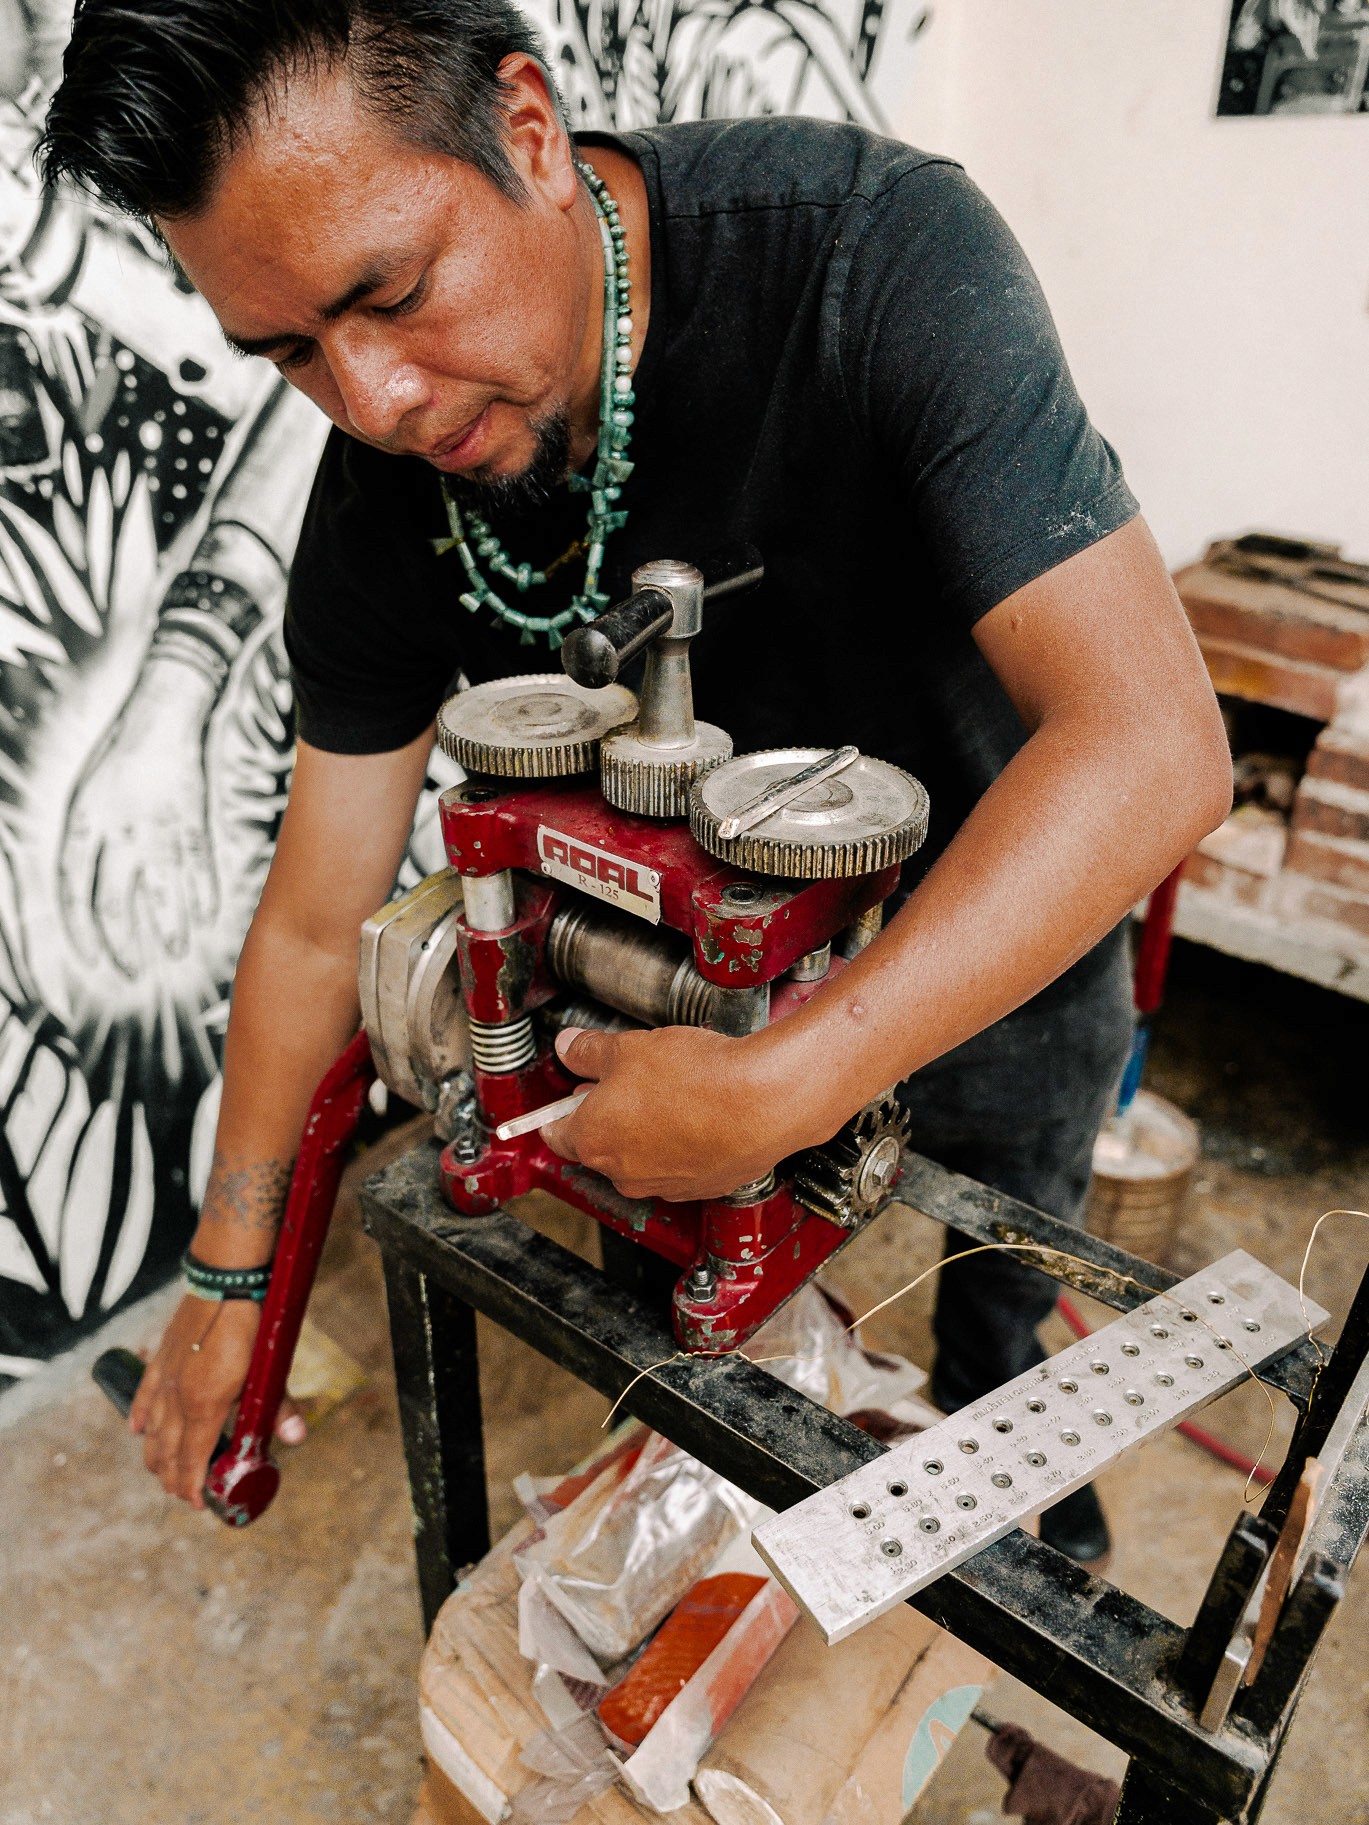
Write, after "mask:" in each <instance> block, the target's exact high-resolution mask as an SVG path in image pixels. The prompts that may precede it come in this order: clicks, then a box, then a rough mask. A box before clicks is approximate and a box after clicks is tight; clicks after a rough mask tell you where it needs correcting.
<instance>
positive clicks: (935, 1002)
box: [748, 709, 1229, 1144]
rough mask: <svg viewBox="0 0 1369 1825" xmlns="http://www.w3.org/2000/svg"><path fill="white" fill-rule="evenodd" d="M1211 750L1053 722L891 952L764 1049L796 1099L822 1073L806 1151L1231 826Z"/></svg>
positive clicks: (983, 1022) (897, 932)
mask: <svg viewBox="0 0 1369 1825" xmlns="http://www.w3.org/2000/svg"><path fill="white" fill-rule="evenodd" d="M1209 747H1210V743H1203V742H1201V741H1200V742H1198V743H1197V744H1196V746H1195V744H1194V743H1192V742H1187V743H1186V742H1182V741H1179V742H1176V743H1174V744H1173V745H1172V747H1170V748H1169V750H1168V751H1167V750H1166V747H1165V745H1164V744H1163V743H1161V744H1157V743H1156V741H1155V739H1154V731H1153V729H1151V730H1146V729H1138V730H1134V731H1131V732H1129V731H1128V730H1127V729H1126V728H1125V727H1122V728H1119V727H1118V726H1117V725H1116V723H1115V721H1114V720H1113V719H1112V718H1111V717H1100V716H1098V715H1096V714H1092V713H1089V712H1086V711H1084V710H1082V709H1081V710H1079V711H1077V712H1073V713H1071V712H1065V713H1062V714H1060V715H1058V716H1056V717H1054V718H1052V719H1050V720H1049V721H1048V722H1047V723H1046V724H1044V725H1043V727H1042V728H1041V729H1039V730H1038V731H1037V733H1036V735H1035V736H1033V738H1032V739H1031V740H1030V741H1029V742H1028V743H1027V745H1026V746H1025V747H1024V748H1023V749H1022V750H1021V751H1020V753H1019V754H1018V755H1017V756H1016V758H1015V759H1014V760H1013V761H1012V763H1011V764H1010V765H1009V766H1008V767H1007V768H1006V769H1005V770H1004V772H1003V773H1002V774H1001V775H1000V777H999V778H998V780H997V781H995V783H994V785H993V786H992V787H991V788H990V790H989V791H988V792H987V793H986V794H985V795H984V797H983V799H981V801H980V803H979V804H978V806H977V807H976V809H975V811H974V812H973V814H972V815H971V816H970V818H969V819H968V820H967V821H966V823H965V824H964V825H963V826H962V828H961V830H960V831H959V832H958V833H957V835H956V837H955V839H954V841H953V842H952V843H951V845H950V846H949V848H948V849H947V850H946V852H945V854H944V855H943V856H942V857H941V858H940V859H939V860H938V861H937V863H936V864H935V866H934V867H933V868H932V869H931V870H930V871H929V873H928V875H927V877H926V879H925V880H924V881H923V882H922V884H921V885H920V886H919V887H918V889H917V891H916V892H915V893H914V894H913V895H912V896H911V897H910V899H909V900H908V902H907V904H906V905H905V906H904V907H903V908H902V909H901V911H900V912H899V914H898V915H897V917H896V918H895V919H894V920H892V921H891V923H890V925H889V927H888V928H887V930H886V931H885V932H884V933H883V934H881V937H880V938H879V940H878V941H877V942H876V943H875V944H874V945H872V946H871V947H870V948H869V949H868V950H867V951H865V952H863V953H862V954H861V955H860V956H859V957H858V958H857V959H856V960H855V961H854V962H853V963H851V964H849V965H848V966H847V967H846V969H844V970H843V971H842V972H841V974H840V975H839V976H835V977H834V978H833V979H832V980H831V982H830V983H829V984H828V985H827V986H826V987H825V988H824V989H823V990H822V991H820V993H819V994H818V995H816V996H815V997H814V998H813V1000H812V1001H811V1002H810V1003H809V1004H808V1006H807V1007H806V1008H804V1009H803V1010H801V1011H800V1012H799V1013H798V1014H796V1015H794V1016H792V1017H791V1018H790V1019H788V1020H785V1021H783V1022H781V1023H780V1024H779V1025H778V1026H776V1027H774V1028H771V1029H769V1031H768V1032H767V1033H766V1034H765V1035H762V1036H761V1040H762V1044H764V1045H765V1046H767V1047H769V1048H770V1050H771V1053H772V1057H771V1060H770V1061H769V1062H770V1064H771V1066H772V1068H773V1070H774V1072H775V1074H776V1081H777V1083H784V1084H787V1085H788V1086H789V1092H788V1093H789V1094H792V1088H793V1085H794V1084H795V1083H800V1082H804V1081H805V1080H806V1081H808V1082H810V1083H811V1082H812V1079H813V1075H814V1074H813V1072H812V1067H811V1060H813V1059H820V1060H821V1061H822V1068H821V1073H820V1084H818V1085H815V1086H814V1088H813V1093H812V1095H811V1097H805V1099H804V1103H805V1107H804V1109H803V1111H802V1114H801V1115H800V1117H799V1119H800V1120H802V1121H803V1123H804V1125H805V1129H806V1128H807V1127H812V1128H813V1130H814V1131H813V1132H812V1133H811V1134H809V1133H807V1132H805V1134H804V1135H803V1136H802V1138H801V1139H799V1140H797V1141H796V1144H811V1143H812V1142H814V1141H817V1140H821V1139H822V1138H824V1136H823V1135H821V1134H819V1133H817V1132H816V1131H817V1129H819V1128H824V1127H825V1128H826V1131H827V1132H829V1133H830V1132H831V1128H832V1125H833V1123H834V1122H835V1123H839V1122H840V1121H843V1120H845V1119H846V1116H847V1115H849V1114H850V1113H851V1111H852V1109H854V1108H858V1107H859V1106H860V1105H861V1104H862V1103H864V1102H867V1101H869V1100H870V1099H871V1098H872V1097H874V1096H877V1095H878V1094H879V1093H880V1092H881V1091H882V1090H884V1089H886V1088H887V1087H888V1086H889V1085H890V1084H892V1083H896V1082H899V1081H900V1080H901V1079H903V1078H905V1077H907V1076H909V1075H910V1074H911V1073H912V1072H914V1071H917V1070H919V1069H920V1068H921V1067H922V1066H923V1065H925V1064H927V1063H929V1062H930V1061H931V1060H932V1059H934V1058H937V1057H939V1056H940V1055H941V1054H942V1053H944V1052H947V1051H949V1050H950V1049H951V1048H952V1047H953V1046H956V1045H959V1044H960V1043H961V1042H962V1041H963V1040H966V1039H968V1038H970V1037H971V1036H972V1035H973V1034H975V1033H977V1032H979V1031H981V1030H982V1029H983V1028H984V1027H986V1026H989V1025H991V1024H992V1023H993V1022H994V1021H995V1020H999V1019H1001V1018H1002V1017H1003V1016H1004V1015H1005V1014H1007V1013H1010V1012H1011V1010H1012V1009H1013V1008H1015V1007H1018V1006H1020V1005H1021V1003H1022V1002H1024V1001H1026V1000H1028V999H1029V998H1030V997H1031V996H1032V995H1034V994H1036V993H1037V992H1038V991H1039V990H1040V989H1042V988H1044V987H1045V986H1046V984H1047V983H1049V982H1051V981H1053V980H1054V979H1055V977H1056V976H1058V975H1059V974H1060V973H1061V972H1062V971H1063V970H1064V969H1066V968H1067V967H1068V966H1069V964H1070V963H1072V962H1073V961H1074V960H1075V959H1076V958H1078V957H1080V956H1082V955H1083V953H1084V952H1085V951H1086V950H1088V949H1089V948H1090V947H1091V946H1092V945H1093V944H1095V943H1097V941H1098V940H1099V939H1100V938H1101V937H1103V936H1104V934H1105V933H1106V932H1108V931H1109V930H1111V929H1112V927H1113V926H1114V925H1116V924H1117V922H1118V921H1119V920H1120V919H1122V918H1123V917H1125V915H1126V914H1127V912H1128V911H1129V910H1130V908H1131V907H1132V906H1134V905H1135V904H1136V902H1137V901H1139V900H1141V899H1142V898H1144V896H1145V895H1146V894H1147V893H1148V892H1149V891H1150V889H1151V888H1152V887H1153V886H1154V885H1155V883H1156V882H1157V881H1158V880H1161V879H1163V877H1164V876H1165V875H1166V874H1167V873H1168V872H1169V871H1170V869H1172V868H1173V867H1174V866H1175V865H1176V864H1177V863H1178V862H1179V861H1180V860H1181V859H1182V858H1183V856H1185V855H1186V854H1187V853H1188V852H1189V850H1190V849H1191V848H1192V847H1193V846H1194V844H1195V843H1196V842H1197V841H1198V840H1199V838H1201V837H1202V836H1203V835H1205V834H1206V833H1207V831H1208V830H1209V829H1211V828H1212V827H1213V826H1214V825H1215V824H1216V823H1217V822H1219V821H1220V818H1221V816H1222V814H1223V805H1224V803H1225V799H1224V791H1225V787H1224V785H1223V762H1222V758H1221V756H1220V755H1217V754H1215V753H1209V752H1208V751H1207V750H1208V748H1209ZM1171 755H1173V757H1174V758H1171ZM1228 777H1229V772H1228ZM748 1043H751V1042H748ZM805 1061H809V1062H808V1063H807V1064H806V1065H805ZM1043 1068H1049V1066H1048V1065H1045V1066H1044V1067H1043Z"/></svg>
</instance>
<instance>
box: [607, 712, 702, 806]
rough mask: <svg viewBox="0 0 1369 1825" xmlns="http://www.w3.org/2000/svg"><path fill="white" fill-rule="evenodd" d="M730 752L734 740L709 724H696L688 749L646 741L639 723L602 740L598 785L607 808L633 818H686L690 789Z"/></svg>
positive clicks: (616, 731) (618, 730)
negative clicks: (634, 816) (613, 808)
mask: <svg viewBox="0 0 1369 1825" xmlns="http://www.w3.org/2000/svg"><path fill="white" fill-rule="evenodd" d="M731 753H732V737H731V736H730V735H729V734H728V733H727V731H726V730H725V729H720V728H718V727H717V726H716V725H715V724H714V723H711V722H696V723H695V724H694V739H693V740H692V741H691V742H690V743H689V744H688V746H686V747H679V748H674V749H672V748H668V747H664V746H663V745H662V744H661V743H660V742H651V741H647V740H644V739H643V737H642V735H641V732H640V727H639V725H638V724H637V723H632V724H630V725H629V726H628V727H627V728H626V729H617V730H615V731H614V733H613V734H612V735H609V736H606V737H605V739H604V741H603V743H602V744H601V746H600V749H599V785H600V788H601V789H602V791H603V794H604V797H605V798H606V799H607V800H608V802H609V804H610V805H616V806H617V808H618V810H619V811H631V812H633V813H634V814H635V815H636V816H637V817H663V818H670V817H688V816H689V789H690V787H691V786H692V785H693V784H694V781H695V780H696V779H698V778H700V776H701V775H702V774H704V773H706V772H708V770H709V769H710V768H711V767H717V766H721V765H722V763H723V762H724V761H725V760H727V759H729V758H730V756H731Z"/></svg>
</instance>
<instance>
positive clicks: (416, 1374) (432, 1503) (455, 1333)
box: [384, 1250, 490, 1631]
mask: <svg viewBox="0 0 1369 1825" xmlns="http://www.w3.org/2000/svg"><path fill="white" fill-rule="evenodd" d="M384 1267H385V1297H386V1301H387V1303H388V1305H389V1308H390V1339H391V1343H392V1345H393V1348H394V1358H395V1381H396V1384H397V1389H398V1394H399V1423H400V1430H401V1432H402V1434H403V1438H404V1457H405V1460H406V1462H407V1464H408V1466H409V1488H410V1491H411V1493H412V1497H413V1507H414V1551H415V1554H416V1556H417V1559H418V1588H419V1597H420V1600H421V1602H422V1605H423V1627H424V1630H425V1631H426V1630H428V1629H430V1628H431V1627H432V1625H433V1620H434V1618H435V1617H436V1615H437V1612H438V1610H439V1609H441V1607H442V1605H443V1603H444V1602H445V1601H446V1600H447V1598H448V1597H449V1596H450V1595H451V1593H452V1591H453V1589H454V1588H455V1586H456V1580H457V1576H458V1574H459V1573H460V1571H461V1568H462V1567H463V1566H466V1565H470V1564H472V1563H474V1561H475V1560H477V1559H479V1558H481V1557H482V1556H483V1555H484V1554H485V1553H487V1552H488V1551H489V1548H490V1523H489V1504H488V1501H487V1498H486V1493H485V1445H484V1434H483V1428H482V1424H481V1416H480V1378H479V1367H478V1362H477V1357H476V1343H475V1313H474V1311H473V1310H472V1309H471V1307H470V1305H469V1304H468V1303H467V1302H466V1301H465V1300H464V1299H462V1298H460V1297H459V1296H454V1295H453V1294H452V1293H451V1292H450V1291H449V1290H448V1289H447V1288H446V1287H445V1286H443V1285H442V1284H441V1283H440V1282H436V1281H434V1280H432V1279H430V1278H429V1277H428V1276H427V1275H425V1274H424V1273H423V1272H422V1271H421V1269H419V1268H418V1267H416V1266H415V1265H414V1264H413V1262H412V1261H411V1260H410V1259H408V1258H407V1257H406V1256H405V1255H404V1254H403V1253H402V1252H401V1251H399V1250H387V1251H386V1253H385V1256H384Z"/></svg>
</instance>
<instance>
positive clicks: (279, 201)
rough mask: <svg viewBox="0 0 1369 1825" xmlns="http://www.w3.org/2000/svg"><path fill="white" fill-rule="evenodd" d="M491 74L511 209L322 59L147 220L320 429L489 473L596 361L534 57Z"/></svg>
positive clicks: (528, 447)
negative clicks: (175, 205)
mask: <svg viewBox="0 0 1369 1825" xmlns="http://www.w3.org/2000/svg"><path fill="white" fill-rule="evenodd" d="M514 66H517V67H516V68H515V67H514ZM504 73H505V74H506V75H507V76H509V77H510V78H511V80H512V81H513V84H514V96H513V100H512V103H511V106H510V110H509V127H510V131H509V143H510V153H511V157H512V159H513V162H514V167H515V169H516V170H517V171H518V173H519V175H520V177H521V178H522V179H523V181H524V184H525V186H526V189H527V195H526V196H525V198H523V199H522V200H521V201H519V202H513V201H511V200H510V199H509V198H508V197H506V196H504V195H503V193H502V192H501V191H500V190H498V189H497V188H496V186H495V185H493V184H492V183H491V182H490V181H489V180H488V179H487V178H486V177H484V176H482V175H481V173H480V172H478V171H477V170H476V169H475V168H474V167H473V166H471V165H467V164H463V163H461V162H459V161H457V160H454V159H450V158H444V157H442V156H441V155H439V154H437V153H432V152H427V151H424V150H422V149H421V148H419V147H415V146H412V145H409V144H407V143H405V142H404V141H403V140H401V139H399V138H397V137H396V135H395V134H394V133H393V132H392V131H391V130H390V129H388V128H387V127H386V126H385V125H384V124H382V123H379V122H377V121H375V120H373V119H371V118H369V117H368V116H367V115H366V114H365V113H364V112H363V111H362V109H361V108H360V106H359V105H358V103H357V100H356V98H355V96H354V94H353V92H352V89H351V85H350V83H349V82H348V80H347V77H346V74H345V72H342V71H338V72H333V73H325V74H321V75H320V76H318V77H316V78H308V79H304V78H301V79H296V80H293V81H292V82H291V84H290V86H289V88H288V91H287V92H286V93H285V94H284V95H283V96H279V97H278V98H277V99H276V100H275V101H274V102H273V104H272V105H271V106H270V107H269V108H267V109H264V110H262V111H260V112H259V115H258V119H257V121H256V123H255V126H254V129H253V132H252V136H251V138H250V139H249V140H248V141H247V142H246V143H244V144H243V145H242V146H240V147H239V148H238V149H237V150H236V151H235V152H234V154H233V155H232V157H231V158H230V160H229V161H228V163H227V165H226V167H225V169H224V172H223V174H222V177H221V179H220V182H219V184H218V187H217V189H216V190H215V193H214V196H213V198H212V200H211V202H210V204H209V206H208V208H207V209H206V210H205V211H204V213H203V214H201V215H199V216H196V217H194V218H193V219H186V220H180V221H164V222H161V223H159V227H160V228H161V230H162V233H163V234H164V235H165V238H166V240H167V242H168V244H169V246H170V248H171V250H172V252H173V253H174V254H175V256H176V258H177V260H178V261H179V262H180V264H181V266H182V268H183V269H184V271H185V272H186V274H187V276H188V277H189V278H190V280H191V282H192V283H193V284H194V285H195V287H196V288H197V289H198V290H199V291H200V292H201V293H202V294H203V296H204V297H205V298H206V299H207V300H208V302H209V304H210V305H211V306H212V308H213V310H214V312H215V314H216V315H217V317H218V319H219V322H220V323H221V324H222V326H223V329H224V332H225V334H226V335H227V336H228V338H229V340H230V341H231V342H233V343H235V344H236V345H237V346H238V347H240V348H242V349H243V350H244V351H245V352H248V353H251V354H257V355H265V356H267V357H268V358H269V359H270V360H272V361H274V362H275V363H276V365H277V366H278V367H279V368H280V370H281V372H282V373H283V374H284V375H285V377H286V378H287V379H288V380H289V381H290V382H291V383H292V384H293V385H294V386H297V387H298V388H299V389H300V391H301V392H303V393H307V394H308V396H309V398H310V399H312V400H313V401H314V402H315V404H316V405H318V406H320V407H321V408H322V409H323V411H324V412H326V413H327V414H328V416H329V418H331V419H332V421H333V423H334V424H335V425H338V426H339V427H340V428H341V429H342V430H344V431H346V432H348V433H349V434H350V435H351V436H353V437H357V438H359V439H360V440H361V441H362V442H363V443H368V444H373V445H374V446H375V447H376V448H377V449H381V450H387V451H390V452H391V453H392V454H395V455H406V456H421V457H423V458H425V459H426V460H427V461H429V462H431V463H432V464H433V465H434V466H435V467H436V468H439V469H442V470H444V471H445V472H447V473H450V474H461V475H468V476H471V477H473V478H475V479H477V480H489V481H498V480H500V479H508V478H511V477H514V476H517V475H520V474H522V473H523V472H524V471H525V470H526V469H527V468H528V467H529V465H530V464H531V463H532V462H533V461H534V460H535V458H536V456H537V453H538V444H539V426H542V425H545V424H546V423H547V422H548V421H552V420H555V419H556V418H557V417H558V416H564V415H565V414H566V413H567V411H570V412H571V413H572V414H573V413H574V409H575V406H576V403H577V399H578V398H579V397H580V395H581V394H583V392H584V387H585V377H586V374H589V377H590V385H591V387H592V382H593V376H594V374H595V373H597V360H596V358H595V355H594V351H593V350H592V349H591V347H590V343H591V340H592V339H591V338H590V337H589V334H588V329H589V324H590V317H591V313H590V309H589V306H590V302H591V290H592V283H591V281H592V277H595V276H597V274H596V273H595V271H594V267H593V265H592V264H591V263H590V262H588V261H587V260H586V258H585V251H586V249H585V241H584V236H583V233H582V232H580V231H579V230H578V229H577V226H576V211H575V209H574V201H575V196H576V183H575V177H574V171H573V167H572V166H571V163H570V159H569V154H568V151H567V149H566V146H565V141H564V138H563V137H562V136H561V135H560V134H559V132H558V130H557V129H556V127H555V117H554V114H553V113H552V112H551V108H550V103H549V102H548V101H547V99H546V91H545V89H544V87H543V86H542V82H541V77H540V74H539V73H538V72H537V68H536V65H535V64H533V63H532V62H531V60H530V59H519V58H510V59H508V60H507V62H506V65H505V72H504ZM593 251H594V250H591V252H593Z"/></svg>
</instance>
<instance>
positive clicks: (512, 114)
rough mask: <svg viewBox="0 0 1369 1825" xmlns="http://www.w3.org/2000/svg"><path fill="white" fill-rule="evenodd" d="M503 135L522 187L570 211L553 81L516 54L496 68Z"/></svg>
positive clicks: (573, 185) (565, 145) (573, 184)
mask: <svg viewBox="0 0 1369 1825" xmlns="http://www.w3.org/2000/svg"><path fill="white" fill-rule="evenodd" d="M499 81H500V85H501V87H502V88H503V90H504V119H505V127H504V131H505V135H506V137H507V140H508V148H509V157H510V159H511V160H512V162H513V167H514V170H515V171H516V172H517V173H518V175H519V177H520V178H521V179H522V181H523V183H524V184H525V185H526V187H527V188H528V189H529V190H531V191H533V192H535V193H536V194H538V195H540V196H544V197H546V199H547V200H548V201H549V202H551V203H553V204H554V205H555V206H556V207H557V208H558V209H569V208H570V207H571V206H572V205H573V204H574V202H575V200H576V197H577V195H578V192H579V183H578V180H577V178H576V175H575V160H574V157H573V154H572V152H571V145H570V135H569V134H568V133H567V131H566V127H565V123H564V121H563V120H562V118H561V104H560V101H559V100H558V98H557V95H556V91H555V89H554V88H553V87H552V82H551V78H550V77H549V76H548V75H547V72H546V71H545V70H544V69H543V67H542V65H541V64H540V63H539V62H538V61H537V59H536V58H535V57H531V56H529V55H528V53H527V52H526V51H514V52H512V53H511V54H510V55H509V56H508V57H506V58H504V60H503V62H502V63H501V64H500V65H499Z"/></svg>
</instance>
